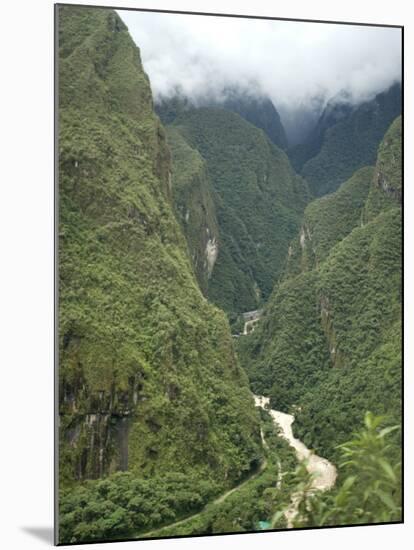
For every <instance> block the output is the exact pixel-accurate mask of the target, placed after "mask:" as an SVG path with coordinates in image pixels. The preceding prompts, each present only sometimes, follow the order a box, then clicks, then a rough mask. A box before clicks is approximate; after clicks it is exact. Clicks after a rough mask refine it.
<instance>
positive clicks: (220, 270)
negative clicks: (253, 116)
mask: <svg viewBox="0 0 414 550" xmlns="http://www.w3.org/2000/svg"><path fill="white" fill-rule="evenodd" d="M177 133H179V134H180V135H181V138H182V139H181V141H180V143H181V147H183V142H182V140H184V141H186V142H187V144H188V146H189V147H191V148H192V149H195V150H196V151H198V153H199V155H200V156H201V157H202V159H204V161H205V165H206V167H207V173H208V181H207V180H206V179H205V180H204V184H205V186H208V185H209V183H210V189H211V191H210V192H208V191H206V193H207V192H208V194H209V196H210V197H212V198H213V201H214V207H215V208H214V210H213V209H211V208H210V212H209V207H208V204H207V203H206V201H205V200H204V199H200V198H199V203H198V204H199V210H200V208H202V206H201V205H202V203H204V205H205V206H207V209H206V213H205V216H204V217H205V219H206V221H207V218H210V220H209V221H208V223H205V224H204V225H205V227H206V235H205V237H207V238H208V239H209V242H210V244H209V247H210V248H209V250H210V257H211V258H212V260H215V263H214V267H213V268H212V270H210V268H209V272H208V278H209V280H208V290H207V295H208V297H209V299H210V300H212V301H213V302H214V303H216V304H217V305H219V306H220V307H221V308H222V309H224V310H225V311H226V312H227V313H228V314H230V315H231V314H237V313H240V312H242V311H248V310H252V309H255V308H256V307H257V306H258V305H259V304H260V303H261V302H262V300H263V299H266V298H267V297H268V296H269V294H270V292H271V290H272V287H273V284H274V283H275V281H276V280H277V279H278V277H279V274H280V273H281V270H282V268H283V265H284V262H285V257H286V253H287V250H288V245H289V242H290V240H291V239H292V238H293V236H294V235H295V234H296V232H297V231H298V228H299V227H300V222H301V218H302V214H303V209H304V206H305V204H306V202H307V200H308V191H307V186H306V183H305V182H304V181H303V179H302V178H300V177H299V176H297V175H296V174H295V172H294V171H293V169H292V168H291V166H290V163H289V160H288V158H287V156H286V154H285V153H284V152H283V151H281V150H280V149H278V148H277V147H276V146H275V145H274V144H272V143H271V142H270V141H269V140H268V139H267V138H266V136H265V134H264V133H263V132H262V131H261V130H259V129H257V128H256V127H254V126H253V125H252V124H249V123H248V122H246V121H245V120H243V119H242V118H241V117H240V116H239V115H237V114H235V113H231V112H228V111H225V110H223V109H213V108H201V109H192V110H188V111H186V112H183V113H182V114H181V115H180V116H179V117H178V118H177V119H176V120H175V122H174V124H173V125H171V127H170V128H169V134H168V135H169V139H171V146H172V150H173V174H175V176H174V175H173V181H174V178H175V177H176V178H178V179H179V180H181V181H182V180H183V179H185V177H186V176H182V174H181V172H182V171H183V170H184V171H185V172H186V174H187V175H188V174H190V173H191V171H192V170H193V171H194V167H195V163H194V162H193V161H191V160H190V156H187V157H186V159H185V162H181V161H180V160H179V159H177V160H176V158H175V156H176V155H174V151H176V154H177V155H178V154H179V153H177V147H178V146H179V145H177V143H176V142H177V139H178V135H177ZM191 158H196V156H195V155H193V156H191ZM184 164H185V165H184ZM203 170H204V168H203ZM203 173H204V172H203ZM178 186H179V187H182V183H180V182H179V183H178ZM206 189H207V187H206ZM190 205H191V204H190ZM178 209H179V210H181V211H183V210H182V207H181V206H180V205H178ZM197 215H199V213H198V214H197V210H194V213H193V212H191V210H189V211H188V212H187V213H185V214H184V221H185V216H188V217H189V220H190V226H191V219H193V220H194V219H195V218H196V217H197ZM214 216H215V217H216V219H217V223H218V228H219V234H218V238H217V234H216V232H215V227H216V225H215V221H214ZM200 223H201V222H200ZM190 232H193V230H192V229H191V230H190ZM187 235H188V233H187ZM190 249H192V250H194V246H192V244H191V238H190ZM211 251H213V252H211ZM211 254H213V256H211ZM205 257H206V258H208V254H207V249H206V254H205ZM215 258H216V259H215ZM206 265H208V266H211V265H212V261H210V260H209V261H207V263H206Z"/></svg>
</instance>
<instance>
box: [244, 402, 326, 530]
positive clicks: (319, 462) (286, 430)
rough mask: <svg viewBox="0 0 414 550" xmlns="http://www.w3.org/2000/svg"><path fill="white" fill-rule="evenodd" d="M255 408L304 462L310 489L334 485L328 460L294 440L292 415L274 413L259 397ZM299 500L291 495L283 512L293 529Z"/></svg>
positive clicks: (288, 524) (296, 495) (299, 496)
mask: <svg viewBox="0 0 414 550" xmlns="http://www.w3.org/2000/svg"><path fill="white" fill-rule="evenodd" d="M253 397H254V402H255V404H256V407H261V408H262V409H265V410H267V411H268V412H269V414H270V415H271V417H272V418H273V421H274V423H275V424H276V425H277V426H278V427H279V428H280V431H281V435H282V437H284V439H286V440H287V441H288V442H289V444H290V446H291V447H293V448H294V449H295V451H296V456H297V458H298V460H299V461H300V462H301V461H303V460H306V469H307V471H308V472H309V473H310V474H311V475H312V476H313V479H312V485H311V487H312V489H313V490H315V491H327V490H328V489H331V488H332V487H333V486H334V485H335V481H336V475H337V472H336V468H335V466H334V465H333V464H331V462H329V460H326V458H322V457H320V456H318V455H316V454H315V453H314V452H313V451H311V450H310V449H308V448H307V447H306V445H305V444H304V443H302V441H300V439H296V437H294V435H293V431H292V424H293V422H294V420H295V417H294V416H293V415H292V414H286V413H283V412H280V411H275V410H274V409H270V408H268V407H269V398H268V397H263V396H261V395H254V396H253ZM300 499H301V495H300V493H294V494H293V495H292V499H291V503H290V506H289V507H288V508H287V510H285V518H286V521H287V526H288V527H289V528H291V527H293V520H294V518H295V517H296V515H297V513H298V506H299V502H300Z"/></svg>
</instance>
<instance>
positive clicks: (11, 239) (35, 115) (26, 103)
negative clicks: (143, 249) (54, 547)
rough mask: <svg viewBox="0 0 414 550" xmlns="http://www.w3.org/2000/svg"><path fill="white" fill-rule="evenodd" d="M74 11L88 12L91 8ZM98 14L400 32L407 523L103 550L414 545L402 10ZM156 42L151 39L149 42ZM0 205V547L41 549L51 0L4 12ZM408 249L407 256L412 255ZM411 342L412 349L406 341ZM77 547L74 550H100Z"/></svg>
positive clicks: (381, 4)
mask: <svg viewBox="0 0 414 550" xmlns="http://www.w3.org/2000/svg"><path fill="white" fill-rule="evenodd" d="M83 3H85V4H86V3H87V4H93V2H90V1H88V0H86V1H84V2H83ZM95 3H98V4H100V5H109V6H111V5H115V6H117V5H118V6H119V5H120V6H125V7H143V8H160V9H181V10H190V11H210V12H222V13H244V14H250V15H270V16H279V17H292V18H295V17H299V18H309V19H327V20H337V21H338V20H339V21H341V20H342V21H356V22H372V23H389V24H399V25H400V24H403V25H405V34H406V42H405V61H406V69H407V70H406V75H405V96H406V98H407V99H408V101H406V104H405V125H406V140H405V151H406V157H405V158H406V171H405V184H406V188H405V200H406V207H405V212H406V228H405V263H406V295H405V309H406V351H405V370H406V378H405V393H406V465H407V466H406V523H405V525H395V526H383V527H359V528H350V529H327V530H315V531H305V532H283V533H260V534H257V535H243V536H241V535H236V536H224V537H205V538H193V539H176V540H169V541H146V542H130V543H122V546H121V545H120V544H112V545H111V546H108V547H107V548H108V549H109V548H110V549H111V550H112V549H114V550H115V548H132V547H134V548H138V547H139V548H145V549H151V550H159V549H167V548H171V549H175V548H180V549H181V548H183V549H185V550H186V549H191V550H193V549H195V548H203V549H204V548H210V545H212V544H214V546H215V548H217V549H222V548H223V549H224V548H229V549H235V548H241V549H247V548H252V547H254V546H258V545H260V546H261V548H262V549H268V548H269V549H270V548H275V547H279V548H289V549H290V548H293V549H295V548H303V547H305V548H318V549H321V550H323V549H328V548H329V549H331V548H332V547H334V548H335V549H338V550H341V549H345V548H346V549H349V548H350V547H352V545H355V546H356V547H357V548H363V547H365V546H368V547H374V548H375V549H376V550H381V549H389V548H390V547H391V548H392V547H398V548H402V549H405V548H407V547H408V544H409V543H408V540H409V536H410V535H411V538H412V539H414V536H413V535H414V529H413V524H414V522H413V514H412V497H411V495H410V489H411V490H414V484H413V476H412V473H411V471H410V468H411V467H412V463H413V454H412V447H413V445H412V442H413V441H412V439H413V437H412V435H413V428H412V426H413V424H412V411H413V406H412V400H413V398H412V395H411V391H410V389H411V388H412V387H413V385H412V382H413V375H412V370H413V369H412V357H413V345H412V338H410V332H411V330H412V327H413V311H414V310H413V299H412V298H413V295H412V284H410V283H411V280H412V277H413V270H412V260H413V256H412V247H413V242H414V240H413V223H412V216H411V215H410V214H411V209H412V208H413V206H414V202H413V200H412V199H413V186H412V180H413V177H412V176H413V163H412V152H413V150H414V144H413V136H412V128H413V110H412V108H411V105H412V103H413V101H414V87H413V71H412V56H411V52H413V51H414V39H413V30H414V20H413V19H412V18H411V14H410V12H409V10H410V5H411V4H412V2H408V1H407V0H392V1H390V0H385V1H384V0H365V1H362V0H346V1H341V2H334V1H332V0H330V1H329V0H325V1H323V0H311V1H309V0H308V1H307V0H303V1H300V0H290V1H289V2H283V3H282V2H280V3H279V2H265V1H263V0H254V1H253V0H251V1H242V0H237V1H236V0H232V1H231V0H221V1H219V0H210V1H209V2H207V1H205V0H199V1H198V2H196V1H194V0H193V1H190V0H170V1H168V0H152V1H151V0H146V1H143V0H136V1H131V0H129V1H128V0H113V1H112V2H111V1H110V2H107V1H105V0H100V2H99V0H98V1H97V2H95ZM156 39H157V37H154V40H156ZM0 40H1V47H0V55H1V65H0V67H1V86H0V93H1V101H0V108H1V113H0V129H1V137H2V146H1V152H2V157H1V159H2V160H1V164H0V174H1V184H0V190H1V198H0V225H1V227H0V239H1V249H0V250H1V255H0V261H1V268H0V269H1V270H0V280H1V284H0V322H1V327H0V343H1V346H0V361H1V363H0V368H1V385H0V407H1V410H0V419H1V426H2V427H1V431H0V441H1V450H0V460H1V464H0V473H1V481H0V507H1V510H0V546H1V548H4V549H6V550H9V549H11V550H13V549H19V550H26V549H29V548H30V549H33V550H35V549H37V548H45V547H47V546H50V544H51V534H50V533H51V526H52V521H53V519H52V518H53V505H52V502H53V481H52V480H53V2H52V0H15V1H13V0H8V2H7V3H6V2H5V3H4V4H3V3H2V6H1V27H0ZM410 248H411V250H410ZM410 340H411V342H410ZM98 546H99V545H93V546H91V545H85V546H83V548H94V549H96V548H98Z"/></svg>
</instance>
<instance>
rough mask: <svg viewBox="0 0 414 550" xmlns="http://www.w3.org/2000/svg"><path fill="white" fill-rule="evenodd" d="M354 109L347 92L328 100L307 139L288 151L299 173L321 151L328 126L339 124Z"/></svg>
mask: <svg viewBox="0 0 414 550" xmlns="http://www.w3.org/2000/svg"><path fill="white" fill-rule="evenodd" d="M352 111H353V106H352V104H351V103H350V101H349V97H348V95H347V94H346V93H345V92H342V93H340V94H338V95H336V96H335V97H333V98H332V99H331V100H330V101H328V103H327V104H326V106H325V108H324V110H323V112H322V114H321V115H320V117H319V120H318V121H317V123H316V126H315V127H314V128H313V129H312V130H311V131H310V132H309V135H308V136H307V137H306V139H305V140H304V141H303V142H302V143H298V144H297V145H294V146H293V147H290V148H289V149H288V151H287V154H288V155H289V159H290V162H291V163H292V166H293V167H294V169H295V170H296V171H297V172H298V173H300V172H301V170H302V168H303V166H304V164H305V163H306V162H307V161H308V160H309V159H311V158H312V157H314V156H315V155H317V154H318V153H319V151H320V150H321V147H322V144H323V139H324V136H325V132H326V131H327V130H328V128H330V127H331V126H334V125H335V124H337V123H338V122H339V121H340V120H341V119H343V118H345V117H347V116H350V114H351V113H352Z"/></svg>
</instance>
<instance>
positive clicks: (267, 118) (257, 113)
mask: <svg viewBox="0 0 414 550" xmlns="http://www.w3.org/2000/svg"><path fill="white" fill-rule="evenodd" d="M220 95H221V97H217V98H216V97H214V96H212V97H210V96H208V95H206V96H205V97H202V98H199V99H198V101H197V104H195V103H194V102H192V101H191V100H190V99H189V98H187V97H186V96H185V95H184V94H183V93H182V92H181V93H180V92H179V91H177V92H176V94H175V95H173V96H172V97H168V98H162V99H160V100H159V101H158V102H157V104H156V106H155V108H156V111H157V114H158V115H159V117H160V119H161V120H162V122H163V123H164V124H171V123H172V122H174V120H175V119H176V118H177V117H178V116H180V115H181V114H182V113H184V112H185V111H188V110H190V109H194V108H196V107H210V108H211V107H212V108H215V109H224V110H226V111H231V112H233V113H237V114H238V115H240V116H241V117H242V118H244V119H245V120H247V122H250V123H251V124H253V125H254V126H256V127H257V128H260V129H261V130H263V131H264V132H265V134H266V135H267V137H268V138H269V139H270V141H272V142H273V143H274V144H275V145H277V146H278V147H280V149H287V146H288V140H287V137H286V132H285V129H284V127H283V124H282V121H281V119H280V116H279V113H278V111H277V109H276V107H275V106H274V105H273V103H272V101H271V100H270V99H269V98H268V97H267V96H265V95H263V94H262V93H260V92H258V91H257V92H247V91H246V90H242V89H239V88H237V87H233V88H226V89H224V90H223V91H222V92H221V94H220Z"/></svg>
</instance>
